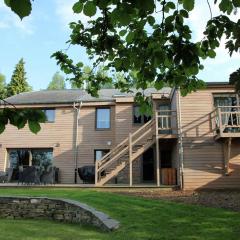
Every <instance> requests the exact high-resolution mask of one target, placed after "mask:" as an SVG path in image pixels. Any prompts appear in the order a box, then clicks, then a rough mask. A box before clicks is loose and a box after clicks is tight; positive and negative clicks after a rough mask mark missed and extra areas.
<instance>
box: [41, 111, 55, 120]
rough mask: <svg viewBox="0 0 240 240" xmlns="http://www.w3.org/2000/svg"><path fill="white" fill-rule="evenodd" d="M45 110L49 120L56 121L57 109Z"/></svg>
mask: <svg viewBox="0 0 240 240" xmlns="http://www.w3.org/2000/svg"><path fill="white" fill-rule="evenodd" d="M43 112H44V113H45V115H46V118H47V120H46V121H47V122H54V121H55V109H44V110H43Z"/></svg>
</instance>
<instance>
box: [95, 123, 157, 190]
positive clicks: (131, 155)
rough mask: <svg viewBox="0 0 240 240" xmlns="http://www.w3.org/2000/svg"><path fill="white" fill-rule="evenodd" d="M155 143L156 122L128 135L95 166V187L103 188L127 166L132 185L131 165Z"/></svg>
mask: <svg viewBox="0 0 240 240" xmlns="http://www.w3.org/2000/svg"><path fill="white" fill-rule="evenodd" d="M155 142H156V121H155V120H151V121H149V122H147V123H146V124H145V125H143V126H142V127H141V128H139V129H138V130H137V131H136V132H134V133H133V134H131V133H130V134H129V136H128V137H127V138H125V139H124V140H123V141H122V142H121V143H119V144H118V145H117V146H116V147H115V148H113V149H112V150H111V151H110V152H109V153H108V154H106V155H105V156H104V157H103V158H102V159H101V160H99V161H96V165H95V185H96V186H103V185H104V184H106V183H107V182H109V181H110V180H111V179H113V178H114V177H116V176H117V175H118V174H119V173H120V172H121V171H122V170H123V169H124V168H125V167H127V166H129V171H130V173H129V176H130V185H132V163H133V162H134V161H135V160H136V159H137V158H138V157H139V156H140V155H141V154H143V153H144V152H145V151H146V150H147V149H148V148H150V147H151V146H152V145H153V144H154V143H155Z"/></svg>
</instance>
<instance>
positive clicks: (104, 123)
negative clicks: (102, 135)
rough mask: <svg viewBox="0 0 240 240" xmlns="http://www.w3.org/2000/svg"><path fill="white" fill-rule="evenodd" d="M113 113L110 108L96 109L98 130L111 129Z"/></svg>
mask: <svg viewBox="0 0 240 240" xmlns="http://www.w3.org/2000/svg"><path fill="white" fill-rule="evenodd" d="M110 119H111V112H110V108H97V109H96V128H97V129H109V128H110V121H111V120H110Z"/></svg>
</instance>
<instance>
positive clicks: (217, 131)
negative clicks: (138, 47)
mask: <svg viewBox="0 0 240 240" xmlns="http://www.w3.org/2000/svg"><path fill="white" fill-rule="evenodd" d="M135 92H136V91H133V93H121V92H119V91H118V90H115V89H102V90H100V92H99V98H94V97H91V96H90V95H89V94H87V93H86V92H84V91H82V90H56V91H38V92H30V93H21V94H18V95H16V96H13V97H10V98H8V99H6V100H7V101H8V102H9V103H11V104H13V105H15V107H17V108H36V109H42V110H44V111H45V113H46V116H47V118H48V121H47V122H46V123H44V124H42V129H41V131H40V132H39V133H38V134H37V135H35V134H33V133H31V132H30V131H29V129H28V127H27V126H26V127H25V128H24V129H21V130H17V129H16V128H15V127H13V126H11V125H8V126H7V128H6V130H5V131H4V133H2V134H1V135H0V171H1V170H2V171H3V170H5V169H7V168H9V167H12V168H15V174H14V175H13V180H14V179H15V180H17V177H18V176H17V168H18V166H19V165H23V166H29V165H44V166H47V165H49V164H53V165H54V166H56V167H58V168H59V169H60V182H61V183H71V184H73V183H82V181H81V180H80V178H79V177H78V176H77V172H76V170H77V169H78V168H80V167H83V166H94V165H95V185H96V186H105V185H107V184H111V185H112V184H114V185H115V186H123V185H128V186H140V185H144V186H159V187H161V186H165V185H171V186H173V185H174V186H175V185H177V186H180V187H182V188H185V189H198V188H239V187H240V148H239V146H240V145H239V144H240V111H239V109H240V107H239V106H240V104H239V97H238V95H237V94H236V93H235V90H234V87H233V86H231V85H229V84H227V83H208V84H207V87H206V89H203V90H199V91H196V92H193V93H191V94H189V95H187V96H186V97H182V96H181V95H180V94H179V91H178V90H177V89H170V88H163V89H162V90H160V91H156V90H155V89H152V88H149V89H146V90H144V95H145V96H149V97H151V99H152V103H153V115H152V116H147V115H142V114H141V113H140V112H139V106H138V105H136V104H135V103H134V94H135Z"/></svg>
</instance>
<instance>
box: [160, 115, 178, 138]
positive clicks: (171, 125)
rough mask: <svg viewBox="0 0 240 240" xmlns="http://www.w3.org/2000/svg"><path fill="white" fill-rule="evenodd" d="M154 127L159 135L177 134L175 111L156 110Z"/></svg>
mask: <svg viewBox="0 0 240 240" xmlns="http://www.w3.org/2000/svg"><path fill="white" fill-rule="evenodd" d="M156 128H157V133H158V135H159V136H160V137H162V136H164V135H165V136H167V135H172V136H174V135H177V113H176V111H174V110H157V111H156Z"/></svg>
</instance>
